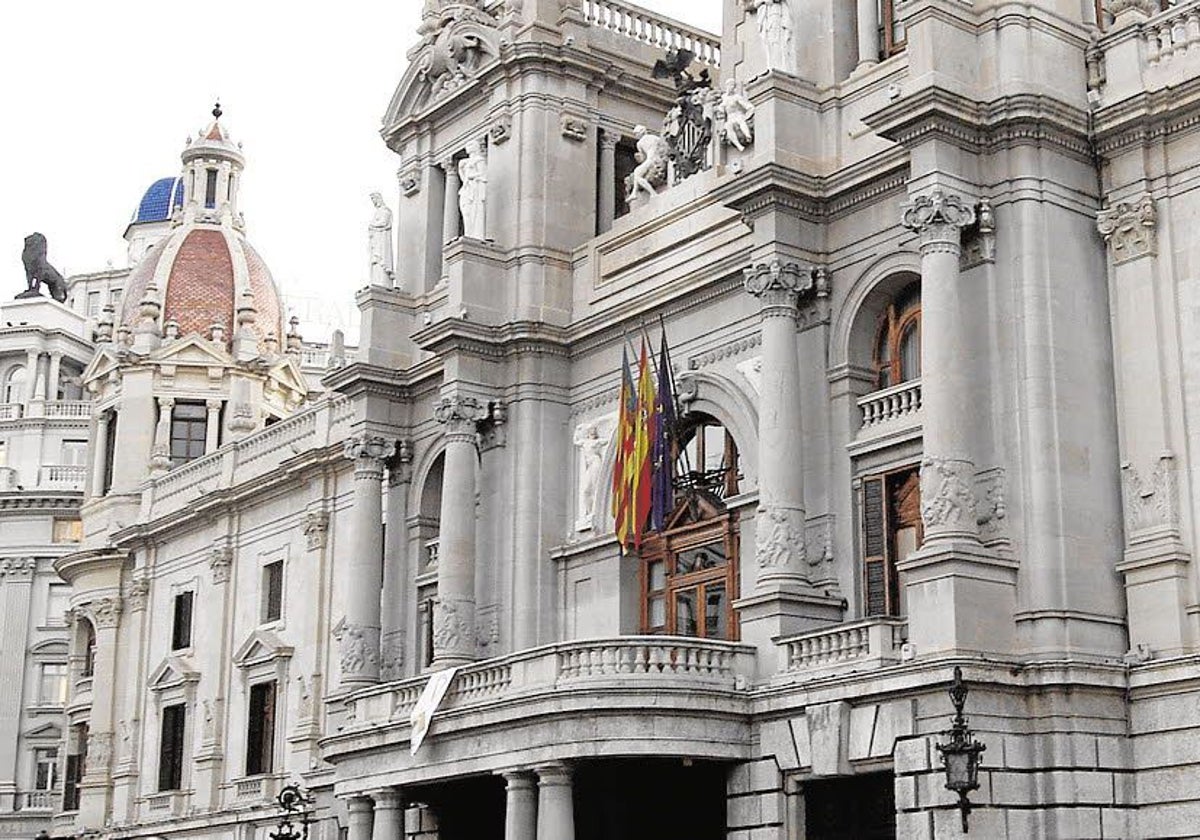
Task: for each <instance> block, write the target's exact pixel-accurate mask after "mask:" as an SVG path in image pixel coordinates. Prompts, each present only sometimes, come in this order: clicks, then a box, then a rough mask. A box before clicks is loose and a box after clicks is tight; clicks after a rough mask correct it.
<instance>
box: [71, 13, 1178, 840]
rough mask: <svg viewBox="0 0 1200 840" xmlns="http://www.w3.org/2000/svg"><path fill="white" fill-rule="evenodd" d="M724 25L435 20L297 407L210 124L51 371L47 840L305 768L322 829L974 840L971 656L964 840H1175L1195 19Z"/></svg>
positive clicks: (268, 791) (176, 823) (259, 804)
mask: <svg viewBox="0 0 1200 840" xmlns="http://www.w3.org/2000/svg"><path fill="white" fill-rule="evenodd" d="M723 9H724V17H723V20H724V24H723V30H722V32H721V34H720V35H719V36H717V35H708V34H705V33H703V32H698V31H696V30H694V29H692V28H690V27H688V26H685V25H683V24H680V23H678V22H674V21H670V20H667V19H665V18H662V17H661V16H659V15H657V14H655V13H654V12H651V11H647V10H644V9H639V8H636V7H632V6H628V5H626V4H624V3H617V2H615V0H565V1H564V2H557V1H556V2H547V0H524V2H515V0H510V2H503V3H500V2H493V3H483V2H480V3H439V2H436V1H435V2H431V3H427V4H426V5H425V8H424V11H423V13H422V17H421V20H420V21H419V22H417V23H418V25H417V37H418V38H419V42H418V43H417V44H416V46H414V47H413V49H412V51H411V52H410V54H409V58H410V64H409V68H408V70H407V72H406V73H405V75H404V77H403V78H402V79H401V80H400V81H399V84H398V87H397V91H396V93H395V95H394V97H393V99H392V101H391V103H390V105H389V106H388V108H387V111H386V115H385V119H384V125H383V129H382V135H383V139H384V142H386V143H387V145H388V146H389V147H390V148H391V149H392V150H393V151H395V153H396V155H397V159H398V191H397V195H396V196H395V199H394V200H395V206H396V208H397V210H396V217H395V218H396V224H395V242H394V250H395V254H396V260H395V264H394V267H388V266H385V265H384V264H383V263H379V264H378V265H379V266H380V270H379V271H378V272H376V273H373V276H374V277H376V278H377V279H378V278H380V277H382V278H384V280H385V282H377V283H375V284H373V285H370V286H368V287H365V288H363V289H362V290H360V291H359V292H358V293H357V296H356V300H357V304H358V307H359V309H360V311H361V313H362V337H361V343H360V348H359V354H358V358H357V360H356V361H354V362H353V363H351V364H348V365H346V366H344V367H341V368H339V369H337V370H335V371H333V372H331V373H330V374H328V375H327V376H326V377H325V379H324V384H325V385H326V386H327V387H328V388H329V389H330V392H329V394H328V395H327V396H325V397H323V398H321V399H320V400H317V401H309V400H307V399H306V397H307V394H306V392H304V391H303V389H302V387H301V384H300V383H301V379H300V378H299V376H298V374H297V372H296V364H295V360H294V359H293V358H289V356H288V353H287V352H286V351H287V350H294V343H293V344H292V345H290V346H289V345H288V343H287V342H284V341H283V340H282V339H281V336H283V335H284V325H283V324H282V322H281V317H280V314H279V313H280V310H279V305H278V295H277V293H276V292H275V291H274V287H273V284H271V282H270V277H269V274H268V273H266V269H265V266H264V265H263V264H262V262H261V260H259V259H258V258H257V257H256V255H255V252H254V251H253V249H252V248H251V247H250V246H249V244H248V243H247V242H246V241H245V238H244V236H243V235H242V233H241V217H240V214H239V213H238V210H237V204H236V195H237V184H238V179H239V177H240V172H241V166H242V158H241V155H240V152H239V151H238V150H237V149H236V147H235V146H233V145H231V144H230V142H229V141H228V135H227V134H226V132H225V130H224V127H223V126H222V125H221V124H220V123H219V120H218V121H216V122H214V123H213V124H212V126H210V128H209V129H208V130H207V131H206V132H205V133H204V134H203V135H202V136H201V138H200V139H199V140H198V141H196V144H195V145H194V146H189V147H188V149H187V150H186V151H185V152H184V165H185V171H184V175H183V206H182V210H181V211H180V212H179V214H178V217H177V219H175V220H174V221H173V223H172V226H171V228H170V233H169V234H168V236H167V238H165V239H163V240H161V241H159V242H158V243H157V244H155V245H152V246H151V247H150V249H149V251H147V252H146V254H145V256H144V257H142V259H141V261H140V262H139V264H138V266H137V268H135V269H134V271H133V273H132V274H131V275H130V277H129V279H128V281H127V282H126V284H125V287H124V288H125V293H124V297H123V302H122V304H121V308H120V314H119V315H117V314H116V309H115V307H114V314H113V316H112V317H111V318H108V317H102V318H101V319H100V320H99V321H98V329H99V332H100V336H101V340H102V344H101V346H100V348H99V349H98V351H97V353H96V355H95V357H94V358H93V359H92V360H91V362H90V363H89V365H88V367H87V369H86V370H85V371H84V372H83V374H82V381H83V383H84V385H85V386H86V387H87V389H88V391H89V394H90V395H91V396H92V399H93V407H92V421H91V422H92V428H91V440H92V449H91V453H92V454H91V458H90V466H91V468H92V469H91V473H90V477H89V480H88V486H87V491H86V501H85V502H84V505H83V508H82V518H83V544H82V545H81V546H80V550H79V551H77V552H75V553H73V554H71V555H69V556H66V557H62V558H60V559H58V560H57V561H56V563H55V567H56V569H57V570H58V571H59V573H60V574H61V575H62V576H63V577H64V578H65V579H66V580H67V581H68V582H69V583H70V585H71V596H70V603H71V607H72V610H71V613H70V615H71V625H70V644H71V655H70V661H71V663H72V672H71V680H70V682H71V697H70V700H69V703H68V707H67V714H68V724H69V726H68V728H67V731H66V735H65V741H64V743H65V747H64V749H63V753H64V755H65V757H66V763H65V765H64V770H63V774H64V778H65V780H66V784H67V786H68V790H67V791H66V793H65V794H64V802H63V805H64V807H63V809H62V810H61V811H60V812H59V813H57V814H56V816H55V818H54V833H55V835H56V836H69V835H82V834H85V833H92V832H100V833H103V834H105V835H106V836H111V837H115V838H133V837H171V838H176V837H178V838H183V837H205V838H209V837H213V838H237V839H238V840H251V838H264V837H266V836H267V833H268V832H269V831H271V830H272V829H273V826H274V824H275V822H276V821H277V820H278V808H277V806H276V805H275V804H274V802H273V797H274V796H275V795H276V793H277V792H278V791H279V790H280V788H281V787H282V786H283V785H285V784H287V783H289V782H296V783H299V784H301V785H302V786H303V787H304V788H305V789H307V790H308V791H310V792H311V793H312V794H313V797H314V799H313V802H312V804H311V806H310V809H309V813H310V816H311V819H312V820H313V821H314V824H313V828H312V831H313V832H314V834H315V835H317V836H319V837H321V838H322V840H334V838H340V837H342V836H343V834H344V835H345V837H346V838H347V840H400V838H414V840H415V838H421V839H422V840H432V838H438V839H439V840H458V839H459V838H502V837H503V838H505V840H535V838H536V840H575V838H579V840H608V838H626V839H627V840H628V839H631V838H632V840H641V838H650V837H685V836H686V837H697V838H714V840H715V838H732V839H733V840H751V838H753V839H754V840H758V839H759V838H779V840H784V838H789V839H790V838H809V840H814V839H815V838H831V837H904V838H922V837H950V836H957V835H958V834H959V833H961V832H962V827H961V820H962V819H963V818H964V815H963V814H961V813H960V810H959V808H958V800H957V798H956V797H955V796H954V795H953V794H951V793H950V792H948V791H947V790H946V789H945V788H944V781H945V776H944V774H943V771H942V769H941V767H940V762H939V758H938V755H939V752H938V750H937V747H938V746H939V745H940V744H943V743H945V739H946V736H945V735H944V734H943V731H944V730H945V729H946V728H947V725H948V718H949V715H950V712H951V704H950V700H949V698H948V697H947V696H946V689H947V688H948V686H949V685H950V681H951V674H952V671H953V669H954V668H955V667H956V666H957V667H959V668H961V669H962V671H963V673H964V676H965V679H966V681H967V683H968V685H969V687H970V694H969V701H968V705H967V712H968V714H969V715H970V724H971V726H972V728H973V730H974V732H975V736H976V737H977V738H978V739H979V740H980V741H981V742H982V743H983V744H984V745H985V746H986V748H987V749H986V752H985V753H984V754H983V758H982V761H983V767H982V769H981V771H980V774H979V784H980V786H979V788H978V789H977V790H975V791H974V792H972V793H971V794H970V799H971V803H972V805H973V810H972V811H971V812H970V814H969V819H970V823H969V826H970V830H971V832H972V833H974V834H975V835H977V836H981V837H1011V838H1030V837H1128V838H1133V837H1146V838H1149V837H1156V838H1157V837H1175V836H1190V835H1192V834H1194V833H1195V829H1194V826H1195V825H1196V824H1197V820H1198V818H1200V796H1197V795H1196V793H1195V791H1196V790H1200V712H1198V711H1197V703H1196V700H1197V689H1196V684H1195V664H1196V654H1195V651H1196V645H1197V642H1198V639H1197V635H1198V633H1200V626H1198V623H1197V622H1198V616H1200V606H1198V602H1200V598H1198V597H1197V581H1196V572H1195V570H1194V569H1193V568H1192V566H1191V554H1192V551H1193V543H1194V541H1195V528H1196V523H1195V516H1194V512H1195V510H1196V503H1195V501H1194V500H1193V499H1192V498H1191V488H1192V486H1193V484H1194V476H1196V475H1197V474H1200V473H1198V472H1197V470H1194V469H1193V468H1192V465H1191V457H1192V456H1191V454H1190V453H1192V452H1194V451H1195V446H1194V445H1193V439H1194V437H1195V436H1196V435H1197V434H1200V427H1197V426H1196V421H1195V419H1194V415H1195V412H1194V411H1191V410H1189V409H1190V408H1191V406H1192V403H1193V402H1194V401H1195V400H1196V399H1197V395H1196V388H1197V375H1198V374H1200V358H1198V357H1197V355H1196V352H1195V350H1194V348H1196V347H1200V341H1197V336H1196V335H1195V331H1196V329H1197V325H1196V323H1195V319H1194V318H1193V317H1192V310H1193V309H1194V308H1195V305H1194V303H1193V300H1194V297H1195V295H1196V288H1195V284H1196V280H1195V277H1194V273H1195V268H1194V267H1195V265H1196V264H1197V260H1198V259H1200V251H1198V249H1200V243H1195V242H1193V241H1192V237H1190V234H1191V233H1192V231H1194V230H1195V229H1196V223H1195V220H1196V217H1197V215H1198V214H1200V201H1198V200H1197V198H1196V196H1195V195H1194V188H1193V187H1194V183H1195V178H1194V176H1195V174H1196V169H1197V165H1198V163H1200V154H1198V151H1200V141H1198V140H1197V137H1198V136H1200V135H1197V134H1196V133H1195V127H1196V126H1197V125H1200V121H1197V120H1196V119H1195V113H1194V112H1195V110H1196V108H1197V107H1200V96H1198V94H1200V59H1197V53H1196V47H1195V44H1196V42H1197V41H1198V40H1200V5H1198V0H1185V2H1182V3H1179V4H1178V5H1172V6H1168V7H1165V8H1161V9H1160V8H1159V7H1158V6H1157V4H1154V3H1151V2H1147V0H1121V2H1117V0H1111V2H1110V3H1108V4H1107V5H1106V6H1101V5H1100V4H1093V3H1090V2H1089V3H1081V4H1074V5H1071V4H1066V5H1064V4H1054V3H1047V2H1042V0H1034V1H1033V2H1031V3H1028V4H1024V5H1021V6H1011V5H1007V6H1006V5H997V4H992V3H986V2H980V3H974V4H961V3H947V2H944V0H907V2H904V3H902V4H900V3H897V4H895V5H893V3H892V2H889V0H884V1H883V2H882V3H881V4H876V3H875V2H872V0H865V2H859V3H858V4H857V5H856V6H855V7H854V8H851V7H849V6H847V5H846V4H837V3H826V2H822V1H821V0H755V1H754V2H745V3H740V2H737V0H724V7H723ZM666 47H675V48H680V47H686V48H687V49H688V50H689V51H690V56H685V57H684V58H683V60H682V61H681V60H679V59H680V56H679V54H678V53H675V54H673V55H668V56H664V49H665V48H666ZM688 58H691V59H692V61H691V63H690V64H689V63H688ZM659 60H662V62H663V63H662V64H659V65H658V66H657V71H655V66H656V64H655V63H656V61H659ZM710 85H711V86H710ZM660 126H661V129H660ZM647 127H649V128H647ZM201 243H207V244H206V245H205V246H204V247H203V248H201V247H199V246H200V244H201ZM191 248H196V253H197V254H198V255H199V256H197V257H195V258H192V256H191V254H192V252H191V251H190V250H189V249H191ZM386 250H387V251H389V252H390V251H391V250H392V249H391V248H390V247H389V248H388V249H386ZM379 253H383V251H382V250H380V251H379ZM381 259H382V258H381ZM660 319H661V321H660ZM659 323H661V325H662V328H663V329H665V331H666V333H667V336H668V337H669V340H670V343H671V348H672V353H673V359H674V367H675V373H676V381H677V384H678V392H679V393H678V405H679V411H680V417H681V420H680V423H679V426H678V428H677V433H678V444H679V458H678V459H677V468H676V489H677V499H678V501H679V505H678V507H677V509H676V510H675V511H674V512H673V513H672V515H671V516H670V518H669V523H668V526H667V527H666V529H665V530H664V531H662V532H661V533H658V534H655V535H653V536H652V537H650V538H649V539H647V541H646V542H645V543H644V544H643V545H642V546H641V548H640V550H639V551H635V552H632V553H628V554H622V553H621V552H620V551H619V550H618V548H617V545H616V540H615V536H614V535H613V533H612V530H613V529H612V517H611V503H612V499H611V489H610V482H609V481H608V475H609V473H610V471H611V467H612V463H613V460H614V452H613V443H612V441H613V429H614V425H615V416H616V409H617V401H618V382H619V376H620V360H621V357H622V354H623V353H624V352H625V351H626V349H627V348H628V347H629V345H630V343H633V344H634V345H635V347H636V343H637V342H638V341H639V339H640V337H641V336H642V335H643V331H644V330H646V329H647V328H649V332H651V333H653V334H654V335H655V337H657V333H658V325H659ZM651 325H653V326H651ZM631 339H632V342H631ZM449 669H454V670H453V672H452V676H451V679H450V681H449V684H448V689H447V691H446V694H445V696H444V698H443V699H442V700H441V702H440V704H439V705H438V706H437V709H436V712H435V713H434V714H433V717H432V723H431V725H430V728H429V730H428V734H427V735H426V737H425V739H424V741H423V742H421V743H415V741H414V737H413V735H414V731H415V730H416V731H420V730H421V728H422V724H423V722H428V717H425V719H424V721H423V720H422V715H423V714H424V713H425V711H427V710H426V709H425V707H424V706H423V705H422V701H419V698H420V696H421V694H422V691H423V689H424V688H425V686H426V684H427V683H429V682H430V680H431V677H430V675H431V674H442V675H445V674H447V673H448V672H449ZM414 710H417V711H418V712H419V713H418V714H417V715H414V714H413V713H414Z"/></svg>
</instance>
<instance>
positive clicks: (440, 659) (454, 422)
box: [433, 396, 487, 668]
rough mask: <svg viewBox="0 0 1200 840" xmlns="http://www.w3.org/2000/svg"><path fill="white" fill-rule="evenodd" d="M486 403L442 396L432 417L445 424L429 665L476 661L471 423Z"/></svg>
mask: <svg viewBox="0 0 1200 840" xmlns="http://www.w3.org/2000/svg"><path fill="white" fill-rule="evenodd" d="M486 416H487V406H486V405H485V404H484V403H483V402H481V401H480V400H478V399H476V398H474V397H464V396H452V397H443V398H442V400H441V402H440V403H438V405H437V407H436V408H435V409H434V417H436V418H437V420H438V422H439V423H441V424H442V425H443V426H444V428H445V437H446V450H445V456H444V457H445V461H444V465H443V472H442V510H441V523H440V526H439V533H438V581H437V583H438V589H437V602H436V603H435V604H434V609H433V664H434V667H437V668H447V667H450V666H453V665H463V664H465V663H467V662H471V661H472V660H474V659H475V655H476V640H475V636H476V633H475V469H476V463H477V460H478V459H477V456H476V439H475V430H476V424H477V423H479V421H481V420H483V419H484V418H485V417H486Z"/></svg>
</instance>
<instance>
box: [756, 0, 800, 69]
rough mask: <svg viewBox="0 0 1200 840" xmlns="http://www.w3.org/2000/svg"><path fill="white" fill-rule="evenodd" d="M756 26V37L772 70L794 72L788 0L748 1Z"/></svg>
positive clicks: (791, 23)
mask: <svg viewBox="0 0 1200 840" xmlns="http://www.w3.org/2000/svg"><path fill="white" fill-rule="evenodd" d="M749 5H750V7H751V8H753V9H754V17H755V21H756V23H757V24H758V37H759V40H761V41H762V43H763V48H764V49H765V50H766V52H767V66H768V67H770V68H771V69H772V70H786V71H787V72H789V73H794V72H796V54H795V50H794V49H793V46H792V28H793V22H792V5H791V3H789V2H788V0H750V4H749Z"/></svg>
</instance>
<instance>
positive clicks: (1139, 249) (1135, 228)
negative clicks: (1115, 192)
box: [1096, 193, 1158, 265]
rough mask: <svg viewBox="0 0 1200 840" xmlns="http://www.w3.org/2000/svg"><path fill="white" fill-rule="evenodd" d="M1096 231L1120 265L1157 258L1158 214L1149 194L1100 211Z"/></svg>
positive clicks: (1120, 202) (1097, 215) (1143, 194)
mask: <svg viewBox="0 0 1200 840" xmlns="http://www.w3.org/2000/svg"><path fill="white" fill-rule="evenodd" d="M1096 229H1097V230H1098V231H1100V235H1101V236H1103V237H1104V241H1105V242H1107V243H1108V245H1109V247H1110V248H1111V249H1112V256H1113V261H1114V262H1115V263H1117V264H1118V265H1120V264H1121V263H1125V262H1129V261H1130V260H1135V259H1137V258H1138V257H1145V256H1155V255H1156V254H1158V211H1157V210H1156V209H1155V207H1154V199H1153V198H1152V197H1151V196H1150V194H1149V193H1142V194H1141V195H1140V196H1138V197H1137V198H1135V199H1132V200H1129V201H1119V202H1117V203H1116V204H1115V205H1112V206H1110V207H1106V208H1105V209H1103V210H1101V211H1100V212H1099V213H1098V214H1096Z"/></svg>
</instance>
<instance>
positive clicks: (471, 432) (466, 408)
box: [433, 395, 489, 442]
mask: <svg viewBox="0 0 1200 840" xmlns="http://www.w3.org/2000/svg"><path fill="white" fill-rule="evenodd" d="M488 415H489V411H488V404H487V403H486V402H484V401H482V400H479V399H476V398H475V397H465V396H457V395H456V396H453V397H442V398H441V399H440V400H438V402H437V403H435V404H434V406H433V418H434V419H435V420H437V421H438V422H439V423H441V424H442V425H444V426H445V427H446V437H447V438H448V439H453V438H464V437H469V438H470V440H471V441H472V442H474V440H475V431H476V426H477V425H478V424H479V423H482V422H483V421H484V420H486V419H488Z"/></svg>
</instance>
